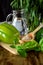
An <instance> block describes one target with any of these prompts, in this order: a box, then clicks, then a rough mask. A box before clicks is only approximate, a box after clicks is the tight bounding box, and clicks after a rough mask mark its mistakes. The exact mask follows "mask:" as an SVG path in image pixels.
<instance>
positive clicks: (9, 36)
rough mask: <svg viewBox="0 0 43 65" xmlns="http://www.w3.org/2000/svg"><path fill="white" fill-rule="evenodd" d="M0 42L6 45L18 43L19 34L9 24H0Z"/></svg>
mask: <svg viewBox="0 0 43 65" xmlns="http://www.w3.org/2000/svg"><path fill="white" fill-rule="evenodd" d="M0 40H1V41H2V42H6V43H18V40H19V32H18V30H17V29H16V28H15V27H13V26H12V25H11V24H8V23H5V22H4V23H2V24H0Z"/></svg>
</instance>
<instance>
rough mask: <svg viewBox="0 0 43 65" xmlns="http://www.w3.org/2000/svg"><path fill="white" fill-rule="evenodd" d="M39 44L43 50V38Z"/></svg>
mask: <svg viewBox="0 0 43 65" xmlns="http://www.w3.org/2000/svg"><path fill="white" fill-rule="evenodd" d="M39 45H40V48H41V51H42V52H43V38H42V39H41V40H40V41H39Z"/></svg>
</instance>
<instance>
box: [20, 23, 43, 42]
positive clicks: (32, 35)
mask: <svg viewBox="0 0 43 65" xmlns="http://www.w3.org/2000/svg"><path fill="white" fill-rule="evenodd" d="M42 27H43V23H40V25H39V26H38V27H37V28H36V29H35V30H34V31H33V32H30V33H29V34H27V35H25V36H24V37H23V38H22V40H21V42H22V43H23V42H27V41H29V40H31V39H34V38H35V33H36V32H37V31H39V30H40V29H41V28H42Z"/></svg>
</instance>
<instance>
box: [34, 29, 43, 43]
mask: <svg viewBox="0 0 43 65" xmlns="http://www.w3.org/2000/svg"><path fill="white" fill-rule="evenodd" d="M41 38H43V28H41V29H40V30H39V31H38V32H37V33H36V38H35V40H36V41H37V42H39V41H40V39H41Z"/></svg>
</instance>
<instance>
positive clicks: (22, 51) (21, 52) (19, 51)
mask: <svg viewBox="0 0 43 65" xmlns="http://www.w3.org/2000/svg"><path fill="white" fill-rule="evenodd" d="M16 49H17V51H18V53H19V54H20V55H21V56H22V57H27V53H26V51H25V50H24V49H23V48H22V46H16Z"/></svg>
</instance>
